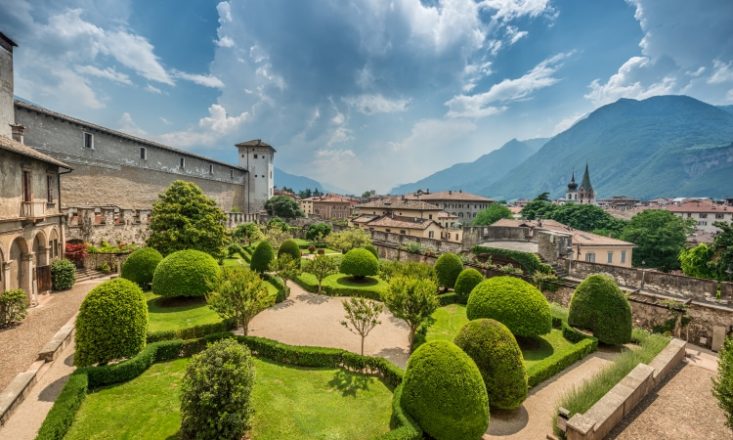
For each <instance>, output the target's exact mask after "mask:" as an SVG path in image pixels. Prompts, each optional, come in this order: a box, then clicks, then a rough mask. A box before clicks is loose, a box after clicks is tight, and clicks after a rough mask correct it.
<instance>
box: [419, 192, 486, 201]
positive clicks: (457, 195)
mask: <svg viewBox="0 0 733 440" xmlns="http://www.w3.org/2000/svg"><path fill="white" fill-rule="evenodd" d="M405 198H407V199H410V200H427V201H432V202H435V201H442V200H450V201H461V202H493V200H491V199H490V198H488V197H484V196H479V195H477V194H471V193H467V192H463V191H438V192H434V193H421V194H409V195H406V196H405Z"/></svg>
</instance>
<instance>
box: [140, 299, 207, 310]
mask: <svg viewBox="0 0 733 440" xmlns="http://www.w3.org/2000/svg"><path fill="white" fill-rule="evenodd" d="M200 307H206V298H203V297H175V298H164V297H158V298H151V299H149V300H148V310H149V311H150V312H152V313H176V312H185V311H187V310H193V309H198V308H200Z"/></svg>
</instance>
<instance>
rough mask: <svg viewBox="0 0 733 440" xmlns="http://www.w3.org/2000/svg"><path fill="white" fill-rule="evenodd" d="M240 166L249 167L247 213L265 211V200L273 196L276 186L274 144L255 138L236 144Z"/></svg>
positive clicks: (245, 207) (245, 209)
mask: <svg viewBox="0 0 733 440" xmlns="http://www.w3.org/2000/svg"><path fill="white" fill-rule="evenodd" d="M236 147H237V149H238V150H239V166H241V167H242V168H246V169H247V188H246V191H247V201H246V203H245V206H244V211H245V212H246V213H248V214H249V213H254V212H258V211H264V209H265V202H267V201H268V200H269V199H270V197H272V196H273V191H274V187H275V178H274V173H275V152H276V150H275V149H274V148H273V147H272V145H270V144H268V143H266V142H262V140H261V139H253V140H251V141H247V142H241V143H239V144H237V145H236Z"/></svg>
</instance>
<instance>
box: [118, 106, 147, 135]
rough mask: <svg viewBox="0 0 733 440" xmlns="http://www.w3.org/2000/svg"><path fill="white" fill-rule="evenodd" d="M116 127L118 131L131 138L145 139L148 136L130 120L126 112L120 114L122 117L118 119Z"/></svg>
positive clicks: (130, 117) (130, 116)
mask: <svg viewBox="0 0 733 440" xmlns="http://www.w3.org/2000/svg"><path fill="white" fill-rule="evenodd" d="M117 126H118V130H120V131H123V132H125V133H128V134H131V135H133V136H139V137H145V136H147V134H148V133H147V132H146V131H145V130H143V129H142V128H140V126H139V125H137V124H136V123H135V121H134V120H133V119H132V115H130V113H128V112H124V113H122V117H120V120H119V121H118V123H117Z"/></svg>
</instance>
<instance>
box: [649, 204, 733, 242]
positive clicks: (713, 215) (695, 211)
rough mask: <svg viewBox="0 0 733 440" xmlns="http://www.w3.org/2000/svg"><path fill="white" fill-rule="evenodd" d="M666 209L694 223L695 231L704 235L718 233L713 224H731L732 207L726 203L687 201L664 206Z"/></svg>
mask: <svg viewBox="0 0 733 440" xmlns="http://www.w3.org/2000/svg"><path fill="white" fill-rule="evenodd" d="M663 209H666V210H668V211H670V212H672V213H674V214H675V215H677V216H679V217H682V218H684V219H692V220H694V221H695V229H696V230H697V231H698V232H702V233H705V234H715V233H716V232H718V231H719V229H718V228H716V227H715V226H714V225H713V224H714V223H715V222H733V205H732V204H729V203H727V202H714V201H713V200H710V199H692V200H690V199H687V200H684V201H678V202H674V203H671V204H668V205H666V206H665V207H664V208H663Z"/></svg>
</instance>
